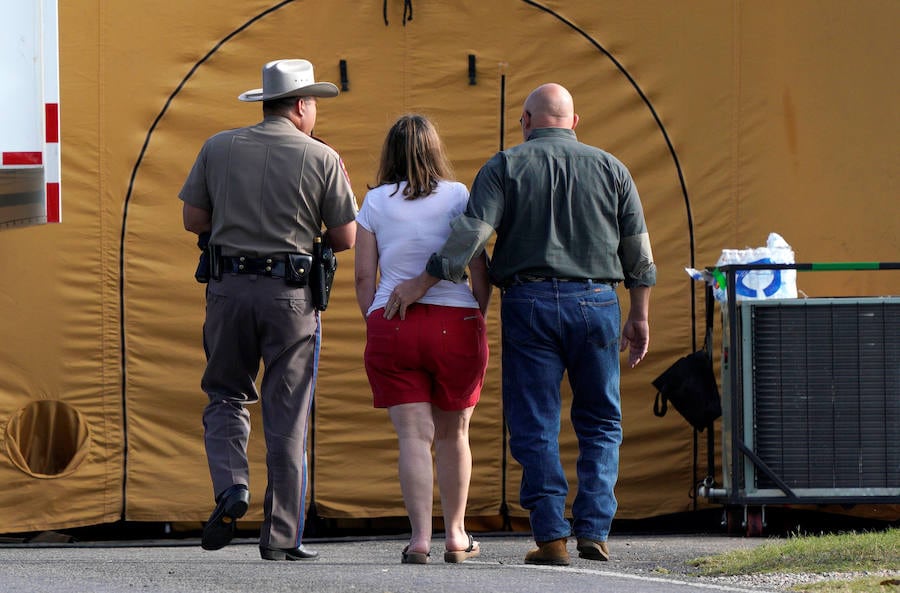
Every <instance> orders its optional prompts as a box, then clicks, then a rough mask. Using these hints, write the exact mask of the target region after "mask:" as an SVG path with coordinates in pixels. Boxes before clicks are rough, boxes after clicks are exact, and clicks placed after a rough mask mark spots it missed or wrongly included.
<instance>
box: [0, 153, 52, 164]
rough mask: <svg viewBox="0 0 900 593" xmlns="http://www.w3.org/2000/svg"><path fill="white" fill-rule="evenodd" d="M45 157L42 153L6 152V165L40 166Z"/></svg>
mask: <svg viewBox="0 0 900 593" xmlns="http://www.w3.org/2000/svg"><path fill="white" fill-rule="evenodd" d="M42 162H43V155H42V154H41V153H40V152H4V153H3V164H4V165H40V164H41V163H42Z"/></svg>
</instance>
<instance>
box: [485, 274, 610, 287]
mask: <svg viewBox="0 0 900 593" xmlns="http://www.w3.org/2000/svg"><path fill="white" fill-rule="evenodd" d="M554 280H556V281H557V282H593V283H594V284H608V285H610V286H612V287H616V286H618V284H619V281H618V280H607V279H604V278H567V277H555V276H537V275H534V274H514V275H513V277H512V278H510V279H509V281H507V282H506V283H504V285H503V288H507V287H509V286H513V285H516V284H528V283H531V282H553V281H554Z"/></svg>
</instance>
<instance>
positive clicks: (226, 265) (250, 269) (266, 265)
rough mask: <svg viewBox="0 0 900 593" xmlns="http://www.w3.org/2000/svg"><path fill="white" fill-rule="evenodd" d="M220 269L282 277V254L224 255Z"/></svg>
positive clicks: (228, 271) (283, 271) (227, 271)
mask: <svg viewBox="0 0 900 593" xmlns="http://www.w3.org/2000/svg"><path fill="white" fill-rule="evenodd" d="M222 271H223V272H225V273H233V274H257V275H259V276H271V277H272V278H284V276H285V264H284V256H283V255H278V256H269V257H246V256H243V255H232V256H229V255H225V256H223V257H222Z"/></svg>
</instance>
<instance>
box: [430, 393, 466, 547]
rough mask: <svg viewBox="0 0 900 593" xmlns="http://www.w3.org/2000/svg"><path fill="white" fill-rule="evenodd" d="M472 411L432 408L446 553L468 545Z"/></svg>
mask: <svg viewBox="0 0 900 593" xmlns="http://www.w3.org/2000/svg"><path fill="white" fill-rule="evenodd" d="M474 409H475V408H474V406H473V407H471V408H466V409H464V410H455V411H449V412H447V411H444V410H441V409H439V408H437V407H432V414H433V416H434V429H435V435H434V451H435V461H436V463H437V478H438V488H439V489H440V492H441V506H442V507H443V509H444V530H445V532H446V542H447V543H446V545H447V549H448V550H464V549H466V547H467V546H468V545H469V538H468V535H467V534H466V526H465V518H466V501H467V500H468V498H469V481H470V480H471V478H472V451H471V449H470V448H469V420H470V419H471V418H472V411H473V410H474Z"/></svg>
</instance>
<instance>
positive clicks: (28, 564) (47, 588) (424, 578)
mask: <svg viewBox="0 0 900 593" xmlns="http://www.w3.org/2000/svg"><path fill="white" fill-rule="evenodd" d="M475 536H476V539H477V540H478V541H479V542H480V544H481V550H482V552H481V555H480V556H478V557H477V558H475V559H472V560H468V561H466V562H464V563H462V564H447V563H445V562H444V561H443V540H442V539H435V540H434V541H433V544H432V545H433V547H432V558H431V563H429V564H427V565H404V564H401V563H400V552H401V550H402V549H403V546H404V545H405V544H406V539H405V537H404V536H379V537H370V538H366V537H347V538H321V539H309V540H307V541H305V542H304V544H305V545H306V546H308V547H310V548H312V549H314V550H316V551H318V552H319V553H320V558H319V560H317V561H313V562H271V561H264V560H261V559H260V556H259V548H258V542H257V540H255V539H236V540H234V541H232V543H231V545H229V546H227V547H225V548H224V549H222V550H218V551H215V552H208V551H205V550H202V549H201V548H200V542H199V539H196V538H192V539H176V540H173V539H165V540H151V541H107V542H104V541H92V542H83V543H11V544H10V543H5V544H0V591H2V592H4V593H6V592H9V593H14V592H15V593H51V592H52V593H120V592H137V591H141V592H143V591H146V592H152V593H205V592H215V593H232V592H233V593H238V592H240V593H245V592H271V593H282V592H284V593H286V592H291V593H295V592H297V591H315V592H317V593H338V592H354V593H357V592H376V593H418V592H423V591H427V592H433V593H444V592H446V593H450V592H454V593H469V592H494V593H513V592H515V593H529V592H535V593H557V592H559V593H568V592H570V591H572V592H574V591H578V592H591V591H598V592H599V591H602V592H604V593H663V592H665V593H669V592H672V593H692V592H700V591H703V592H707V593H710V592H714V591H731V592H741V591H757V592H758V591H774V590H777V589H772V588H768V587H767V586H766V585H765V584H760V583H759V582H756V581H755V580H754V579H753V578H752V577H746V578H743V580H742V579H740V578H739V579H736V580H735V579H733V578H732V579H729V580H727V581H723V580H721V579H715V578H710V577H699V576H697V570H696V569H695V568H694V567H693V566H691V564H690V561H691V560H692V559H694V558H697V557H701V556H709V555H714V554H719V553H722V552H726V551H729V550H735V549H746V548H751V547H754V546H757V545H760V544H762V543H765V541H766V540H765V539H764V538H742V537H727V536H724V535H697V534H691V535H659V536H657V535H624V536H621V537H611V538H610V541H609V547H610V552H611V555H612V558H611V560H610V561H609V562H597V561H591V560H584V559H580V558H578V556H577V551H576V550H575V543H574V541H572V540H570V541H569V552H570V553H571V554H572V563H571V565H570V566H568V567H540V566H531V565H526V564H524V563H523V558H524V555H525V552H527V551H528V550H529V549H530V548H531V547H532V546H533V541H532V540H531V538H530V537H529V536H526V535H511V534H509V533H498V534H490V533H478V534H475Z"/></svg>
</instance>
